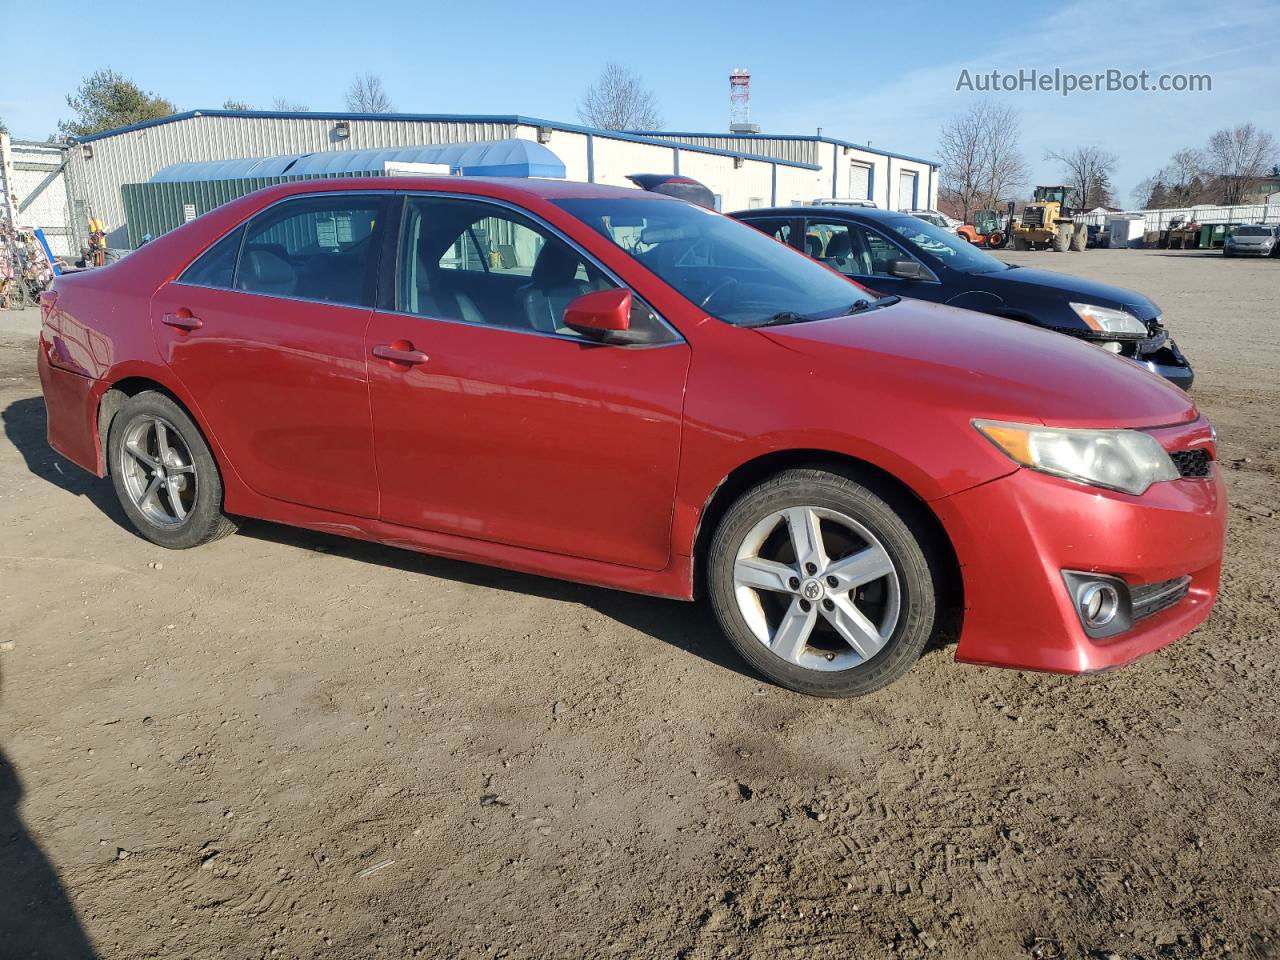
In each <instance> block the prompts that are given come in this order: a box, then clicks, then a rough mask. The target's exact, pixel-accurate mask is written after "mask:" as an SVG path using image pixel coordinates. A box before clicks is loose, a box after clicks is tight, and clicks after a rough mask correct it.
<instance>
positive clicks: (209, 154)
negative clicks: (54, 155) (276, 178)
mask: <svg viewBox="0 0 1280 960" xmlns="http://www.w3.org/2000/svg"><path fill="white" fill-rule="evenodd" d="M348 122H349V125H350V129H351V135H350V137H348V138H346V139H337V138H336V136H335V135H334V132H333V131H334V129H335V126H336V123H337V121H336V120H333V119H331V118H327V117H278V118H270V119H265V118H256V117H234V116H232V117H225V116H196V117H191V118H188V119H186V120H182V121H177V122H174V123H165V124H158V125H155V126H149V127H143V128H141V129H138V130H129V131H125V132H124V133H119V134H115V135H112V136H109V137H104V138H102V139H98V140H94V141H92V142H91V143H89V144H85V145H78V146H73V147H72V148H71V151H72V159H71V164H70V165H71V166H74V167H76V168H77V169H76V176H77V177H78V178H79V180H80V182H81V183H82V185H83V186H82V190H83V194H82V197H81V198H80V199H82V200H83V201H84V202H85V203H86V204H87V207H88V215H91V216H97V217H101V218H102V219H103V220H104V221H105V222H106V224H107V229H108V234H109V236H108V243H109V245H111V246H123V243H122V241H123V240H124V235H125V230H124V229H123V228H124V202H123V199H122V197H121V193H120V187H121V185H123V184H126V183H143V182H145V181H147V180H149V179H150V178H151V176H152V175H153V174H154V173H156V171H158V170H160V169H162V168H164V167H167V166H169V165H171V164H174V163H183V162H188V161H192V160H232V159H237V158H241V157H268V156H274V155H276V154H281V153H306V152H308V151H318V150H335V149H372V148H378V147H391V146H403V145H407V144H427V143H459V142H467V141H475V140H502V139H506V138H508V137H512V136H514V135H515V125H514V124H510V123H484V122H465V123H454V122H448V123H446V122H438V121H416V120H351V121H348ZM86 147H88V148H90V149H92V151H93V156H92V158H91V159H89V160H86V159H85V158H84V150H85V149H86ZM79 229H83V227H79Z"/></svg>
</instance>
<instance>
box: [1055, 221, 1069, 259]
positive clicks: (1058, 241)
mask: <svg viewBox="0 0 1280 960" xmlns="http://www.w3.org/2000/svg"><path fill="white" fill-rule="evenodd" d="M1052 245H1053V249H1054V252H1056V253H1066V252H1067V248H1068V247H1070V246H1071V233H1070V232H1069V231H1068V230H1065V229H1063V228H1062V227H1059V228H1058V231H1057V233H1055V234H1054V235H1053V244H1052Z"/></svg>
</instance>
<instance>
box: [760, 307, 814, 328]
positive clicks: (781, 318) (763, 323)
mask: <svg viewBox="0 0 1280 960" xmlns="http://www.w3.org/2000/svg"><path fill="white" fill-rule="evenodd" d="M817 319H818V318H817V317H811V316H809V315H808V314H805V313H796V312H795V311H794V310H783V311H782V312H781V313H775V314H774V315H773V316H772V317H766V318H765V319H764V320H757V321H756V322H755V323H747V324H744V326H747V327H780V326H782V325H783V324H786V323H806V322H808V321H809V320H817Z"/></svg>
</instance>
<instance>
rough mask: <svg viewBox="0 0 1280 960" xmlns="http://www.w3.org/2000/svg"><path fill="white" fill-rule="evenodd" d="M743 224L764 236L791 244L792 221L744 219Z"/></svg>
mask: <svg viewBox="0 0 1280 960" xmlns="http://www.w3.org/2000/svg"><path fill="white" fill-rule="evenodd" d="M742 222H743V223H749V224H750V225H751V226H753V227H755V228H756V229H757V230H759V231H760V232H761V233H763V234H767V235H768V236H770V237H773V239H775V240H777V241H779V242H781V243H786V244H789V243H791V221H790V220H781V219H778V218H773V219H750V220H748V219H744V220H743V221H742Z"/></svg>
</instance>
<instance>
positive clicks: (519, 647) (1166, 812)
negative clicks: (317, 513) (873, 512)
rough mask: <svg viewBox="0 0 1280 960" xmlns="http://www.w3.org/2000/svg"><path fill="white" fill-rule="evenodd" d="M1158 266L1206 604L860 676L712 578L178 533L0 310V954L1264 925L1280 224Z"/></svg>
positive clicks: (1095, 939)
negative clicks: (1208, 447) (1223, 543)
mask: <svg viewBox="0 0 1280 960" xmlns="http://www.w3.org/2000/svg"><path fill="white" fill-rule="evenodd" d="M1007 257H1008V259H1010V260H1012V261H1018V262H1024V263H1029V264H1035V265H1038V266H1049V267H1052V268H1057V269H1061V270H1071V271H1076V272H1079V273H1081V274H1083V275H1086V276H1090V277H1096V278H1098V279H1102V280H1108V281H1113V282H1117V283H1120V284H1123V285H1128V286H1133V287H1136V288H1138V289H1140V290H1143V291H1144V292H1147V293H1150V294H1151V295H1153V296H1154V297H1155V298H1156V299H1157V301H1158V302H1160V304H1161V305H1162V306H1163V307H1164V309H1165V315H1166V318H1167V322H1168V324H1169V326H1170V327H1171V329H1172V330H1173V332H1174V334H1175V336H1176V338H1177V339H1178V341H1179V343H1180V344H1181V345H1182V347H1183V348H1184V349H1185V351H1186V352H1187V354H1188V355H1189V356H1190V357H1191V358H1192V360H1193V362H1194V364H1195V365H1196V368H1197V371H1198V374H1199V380H1198V382H1197V386H1196V389H1195V396H1196V399H1197V400H1198V402H1199V403H1200V404H1201V405H1202V407H1203V408H1204V410H1205V411H1206V412H1207V413H1208V414H1209V415H1210V416H1211V417H1212V418H1213V419H1214V421H1215V422H1216V424H1217V427H1218V430H1219V434H1220V442H1221V458H1222V465H1223V468H1224V471H1225V474H1226V478H1227V483H1228V487H1229V489H1230V497H1231V525H1230V532H1229V535H1228V543H1227V564H1226V571H1225V574H1224V584H1223V592H1222V596H1221V599H1220V600H1219V603H1218V606H1217V608H1216V610H1215V612H1214V614H1213V616H1212V617H1211V618H1210V620H1209V621H1208V623H1207V624H1206V625H1205V626H1204V627H1202V628H1201V629H1199V630H1197V631H1196V632H1195V633H1194V634H1192V635H1191V636H1189V637H1187V638H1185V639H1183V640H1181V641H1179V642H1178V643H1176V644H1174V645H1173V646H1171V647H1169V648H1168V649H1166V650H1164V651H1162V652H1160V653H1157V654H1154V655H1152V656H1149V657H1147V658H1145V659H1143V660H1141V661H1139V662H1138V663H1136V664H1134V665H1132V666H1130V667H1128V668H1126V669H1123V670H1120V671H1116V672H1112V673H1107V674H1103V675H1097V676H1090V677H1080V678H1065V677H1058V676H1048V675H1038V674H1023V673H1014V672H1009V671H1000V670H990V669H980V668H976V667H968V666H962V665H958V664H955V663H954V662H953V661H952V653H953V651H952V650H951V649H936V650H932V651H930V652H929V653H927V654H926V656H925V657H924V659H923V660H922V661H921V662H920V663H919V664H918V665H917V667H916V668H915V669H914V670H913V671H912V672H911V673H910V674H909V675H908V676H907V677H906V678H905V679H904V680H903V681H901V682H899V683H897V684H896V685H894V686H892V687H890V688H889V689H887V690H884V691H881V692H880V693H878V694H875V695H873V696H870V697H867V698H864V699H861V700H856V701H849V702H830V701H822V700H815V699H808V698H806V697H803V696H799V695H795V694H791V693H788V692H786V691H784V690H781V689H778V688H776V687H773V686H771V685H769V684H767V683H764V682H762V681H761V680H760V679H759V678H757V677H755V676H752V675H751V674H750V673H749V672H748V671H747V670H746V668H745V667H743V666H742V665H741V664H740V663H739V662H738V661H737V660H736V659H735V658H734V656H733V655H732V653H731V652H729V651H728V650H727V649H726V646H725V644H724V643H722V641H721V640H720V639H718V637H717V634H716V631H715V629H714V626H713V624H712V621H711V618H710V616H709V614H708V612H707V611H706V609H705V608H704V607H703V606H701V605H687V604H680V603H676V602H671V601H661V600H652V599H647V598H643V597H633V596H627V595H623V594H617V593H611V592H607V591H604V590H596V589H590V588H586V587H578V586H573V585H566V584H562V583H558V582H554V581H549V580H543V579H539V578H536V577H530V576H522V575H517V574H510V573H504V572H500V571H495V570H490V569H486V568H482V567H475V566H468V565H465V564H461V563H453V562H446V561H442V560H437V559H433V558H429V557H423V556H417V555H414V554H410V553H405V552H401V551H397V550H394V549H390V548H382V547H377V546H371V545H367V544H361V543H356V542H352V541H347V540H342V539H338V538H335V537H330V536H324V535H319V534H312V533H305V532H300V531H297V530H291V529H286V528H282V527H276V526H271V525H268V524H261V523H259V524H252V525H250V526H249V527H248V528H247V529H246V530H245V531H244V532H242V533H241V534H240V535H238V536H234V537H230V538H228V539H226V540H222V541H220V542H218V543H215V544H213V545H211V546H208V547H205V548H202V549H199V550H194V551H186V552H166V551H164V550H161V549H159V548H156V547H153V546H151V545H149V544H148V543H146V542H145V541H143V540H141V539H139V538H138V537H137V536H135V535H134V534H133V533H132V532H131V531H130V530H129V529H128V528H127V527H126V524H125V520H124V516H123V514H122V512H121V511H120V509H119V507H118V506H117V505H116V502H115V499H114V496H113V493H112V490H111V487H110V485H109V483H108V482H106V481H99V480H94V479H92V478H90V477H88V476H87V475H85V474H83V473H82V472H80V471H79V470H77V469H76V468H74V467H72V466H71V465H70V464H68V463H66V462H64V461H62V460H61V459H60V458H59V457H57V456H56V455H55V454H53V452H52V451H51V450H50V449H49V448H48V447H47V446H46V444H45V439H44V432H45V415H44V409H43V404H42V401H41V399H40V390H39V384H38V381H37V379H36V376H35V371H34V353H33V345H34V340H33V339H32V338H31V337H30V336H29V335H26V334H23V333H19V332H14V330H15V329H16V328H17V326H18V325H17V324H16V323H15V322H12V321H11V322H10V324H9V327H8V328H7V332H4V331H0V416H2V418H3V429H4V435H5V439H4V440H3V441H0V603H2V604H3V606H2V610H3V613H2V614H0V631H2V635H0V670H2V671H3V689H2V691H0V749H2V751H3V754H2V755H0V890H3V891H4V892H3V898H2V900H0V956H4V957H10V956H28V955H35V956H47V957H59V958H61V957H78V956H82V955H83V956H90V955H97V956H101V957H110V958H142V957H183V958H211V957H231V958H241V957H243V958H249V957H255V958H256V957H268V956H278V957H308V958H309V957H325V956H332V957H408V956H422V957H432V958H436V957H442V958H443V957H468V958H470V957H510V958H517V957H524V958H532V957H555V958H577V957H606V956H611V957H625V958H690V960H699V958H722V957H759V958H828V957H829V958H848V957H890V956H896V957H965V958H1004V957H1033V958H1038V960H1052V958H1058V957H1062V958H1076V957H1098V958H1111V957H1115V958H1123V960H1132V958H1136V957H1143V958H1148V960H1157V958H1190V957H1221V956H1228V955H1231V956H1234V957H1250V958H1261V957H1275V956H1280V763H1278V762H1277V749H1276V733H1277V701H1278V699H1280V693H1278V690H1280V682H1278V681H1280V672H1278V671H1280V628H1278V626H1277V624H1278V622H1280V619H1278V611H1277V604H1278V602H1280V566H1278V564H1277V555H1278V554H1280V326H1278V324H1280V262H1277V261H1274V260H1272V261H1263V262H1250V261H1242V260H1232V261H1226V260H1224V259H1223V258H1222V257H1221V256H1205V255H1198V254H1166V253H1157V252H1139V251H1089V252H1088V253H1085V254H1053V253H1033V254H1008V255H1007Z"/></svg>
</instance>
